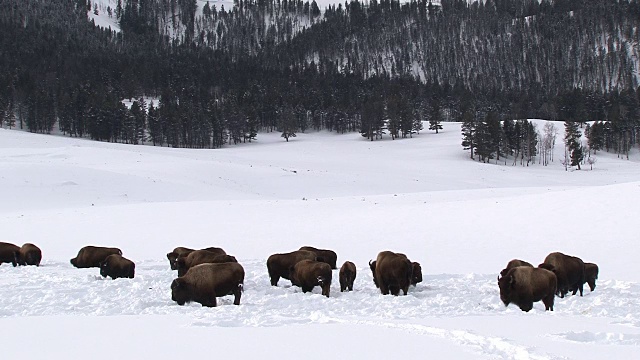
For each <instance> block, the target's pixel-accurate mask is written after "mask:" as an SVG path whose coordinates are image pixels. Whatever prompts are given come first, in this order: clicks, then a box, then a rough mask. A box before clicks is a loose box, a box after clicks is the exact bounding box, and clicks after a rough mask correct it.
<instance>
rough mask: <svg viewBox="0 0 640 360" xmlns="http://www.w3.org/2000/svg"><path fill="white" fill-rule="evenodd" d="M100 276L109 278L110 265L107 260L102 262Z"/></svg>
mask: <svg viewBox="0 0 640 360" xmlns="http://www.w3.org/2000/svg"><path fill="white" fill-rule="evenodd" d="M99 265H100V275H102V277H107V276H109V263H108V262H107V261H106V260H105V261H100V264H99Z"/></svg>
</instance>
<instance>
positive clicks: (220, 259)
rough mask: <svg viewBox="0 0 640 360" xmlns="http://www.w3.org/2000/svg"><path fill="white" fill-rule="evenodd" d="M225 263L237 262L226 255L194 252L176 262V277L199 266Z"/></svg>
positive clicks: (204, 251) (201, 251) (200, 251)
mask: <svg viewBox="0 0 640 360" xmlns="http://www.w3.org/2000/svg"><path fill="white" fill-rule="evenodd" d="M225 262H238V260H236V258H235V257H233V256H230V255H227V254H219V253H214V252H211V251H208V250H196V251H192V252H191V253H189V255H187V256H181V257H179V258H178V260H177V261H176V263H177V266H178V276H183V275H184V274H186V273H187V271H188V270H189V269H190V268H192V267H194V266H196V265H200V264H207V263H209V264H213V263H216V264H217V263H225Z"/></svg>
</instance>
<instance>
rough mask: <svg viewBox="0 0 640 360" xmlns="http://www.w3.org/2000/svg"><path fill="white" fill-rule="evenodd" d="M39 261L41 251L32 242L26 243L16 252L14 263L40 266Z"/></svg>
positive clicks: (40, 259)
mask: <svg viewBox="0 0 640 360" xmlns="http://www.w3.org/2000/svg"><path fill="white" fill-rule="evenodd" d="M40 261H42V251H41V250H40V248H39V247H37V246H35V245H33V244H29V243H26V244H24V245H22V247H21V248H20V250H19V251H18V252H16V263H18V265H22V266H25V265H35V266H40Z"/></svg>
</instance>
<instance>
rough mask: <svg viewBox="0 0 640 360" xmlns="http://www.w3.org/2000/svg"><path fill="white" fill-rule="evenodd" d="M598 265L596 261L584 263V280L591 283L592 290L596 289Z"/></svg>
mask: <svg viewBox="0 0 640 360" xmlns="http://www.w3.org/2000/svg"><path fill="white" fill-rule="evenodd" d="M599 272H600V269H598V265H596V264H594V263H584V280H585V281H586V282H587V284H589V289H590V290H591V291H593V290H595V289H596V280H598V273H599Z"/></svg>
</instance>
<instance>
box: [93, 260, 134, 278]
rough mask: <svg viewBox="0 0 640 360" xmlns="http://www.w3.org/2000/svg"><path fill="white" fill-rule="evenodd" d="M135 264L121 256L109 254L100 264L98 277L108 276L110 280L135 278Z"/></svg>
mask: <svg viewBox="0 0 640 360" xmlns="http://www.w3.org/2000/svg"><path fill="white" fill-rule="evenodd" d="M135 270H136V264H134V263H133V261H131V260H129V259H127V258H124V257H122V255H118V254H111V255H109V256H107V257H106V258H105V259H104V260H103V261H102V262H100V275H102V277H107V276H110V277H111V279H113V280H115V279H117V278H129V279H133V277H134V276H135Z"/></svg>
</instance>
